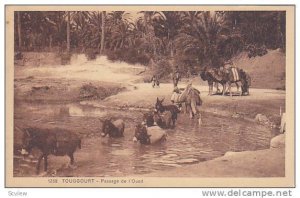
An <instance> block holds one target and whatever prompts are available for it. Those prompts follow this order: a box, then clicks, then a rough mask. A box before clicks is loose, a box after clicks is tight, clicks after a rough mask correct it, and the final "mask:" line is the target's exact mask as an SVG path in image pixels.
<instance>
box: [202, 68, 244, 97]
mask: <svg viewBox="0 0 300 198" xmlns="http://www.w3.org/2000/svg"><path fill="white" fill-rule="evenodd" d="M244 73H245V72H244V71H243V70H241V69H239V68H236V67H229V68H228V69H224V68H223V69H215V68H212V69H207V68H204V70H202V71H201V73H200V77H201V78H202V80H204V81H207V82H208V85H209V95H211V94H212V85H213V82H217V83H220V84H221V85H222V86H223V90H222V94H223V95H225V93H226V91H227V89H226V88H227V87H228V91H229V94H230V96H232V91H231V84H232V83H235V84H236V86H237V89H238V92H239V95H242V94H243V92H244V90H245V89H242V90H241V91H239V87H240V84H241V86H242V87H243V86H244V85H245V83H249V82H248V80H247V79H244V78H245V75H244ZM247 91H248V89H247Z"/></svg>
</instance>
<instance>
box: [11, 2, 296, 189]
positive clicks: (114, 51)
mask: <svg viewBox="0 0 300 198" xmlns="http://www.w3.org/2000/svg"><path fill="white" fill-rule="evenodd" d="M5 10H6V14H5V17H6V18H5V22H6V26H5V33H6V36H5V41H6V45H5V46H6V50H5V52H6V61H5V71H6V132H5V141H6V146H5V148H6V151H5V154H6V158H5V159H6V162H5V167H6V171H5V175H6V178H5V182H6V187H294V186H295V181H294V174H295V165H294V161H295V155H294V154H295V152H294V148H295V143H294V137H295V131H294V129H295V128H294V107H295V106H294V102H295V101H294V94H295V92H294V87H295V84H294V83H295V81H294V71H295V61H294V58H295V54H294V52H295V50H294V44H295V27H294V21H295V13H294V12H295V7H294V6H293V5H285V6H283V5H282V6H280V5H277V6H242V5H230V6H229V5H218V6H201V5H193V6H178V5H177V6H175V5H174V6H134V5H132V6H129V5H126V6H124V5H115V6H100V5H99V6H84V5H80V6H79V5H77V6H76V5H74V6H60V5H50V6H35V5H26V6H21V5H6V7H5Z"/></svg>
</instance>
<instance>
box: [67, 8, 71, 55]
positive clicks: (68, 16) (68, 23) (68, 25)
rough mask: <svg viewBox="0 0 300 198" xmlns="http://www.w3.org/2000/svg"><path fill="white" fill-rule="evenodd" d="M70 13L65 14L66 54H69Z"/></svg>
mask: <svg viewBox="0 0 300 198" xmlns="http://www.w3.org/2000/svg"><path fill="white" fill-rule="evenodd" d="M70 22H71V19H70V12H67V53H68V54H69V53H70Z"/></svg>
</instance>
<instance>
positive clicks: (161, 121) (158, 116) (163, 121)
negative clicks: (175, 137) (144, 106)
mask: <svg viewBox="0 0 300 198" xmlns="http://www.w3.org/2000/svg"><path fill="white" fill-rule="evenodd" d="M153 119H154V123H156V124H157V126H159V127H160V128H163V129H168V128H172V127H174V123H173V120H172V113H171V112H170V111H165V112H163V113H159V112H154V114H153Z"/></svg>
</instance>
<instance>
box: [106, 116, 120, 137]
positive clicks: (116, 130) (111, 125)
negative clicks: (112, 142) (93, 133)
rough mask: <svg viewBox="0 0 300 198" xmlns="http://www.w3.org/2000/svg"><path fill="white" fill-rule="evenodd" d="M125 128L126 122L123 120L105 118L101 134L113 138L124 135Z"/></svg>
mask: <svg viewBox="0 0 300 198" xmlns="http://www.w3.org/2000/svg"><path fill="white" fill-rule="evenodd" d="M124 129H125V124H124V121H123V120H121V119H118V120H116V121H114V122H112V121H111V120H110V119H105V120H104V121H103V125H102V133H101V136H102V137H105V136H106V135H108V136H109V137H113V138H118V137H124Z"/></svg>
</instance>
